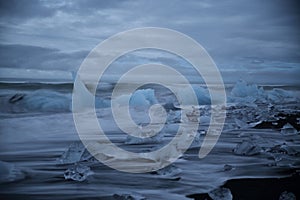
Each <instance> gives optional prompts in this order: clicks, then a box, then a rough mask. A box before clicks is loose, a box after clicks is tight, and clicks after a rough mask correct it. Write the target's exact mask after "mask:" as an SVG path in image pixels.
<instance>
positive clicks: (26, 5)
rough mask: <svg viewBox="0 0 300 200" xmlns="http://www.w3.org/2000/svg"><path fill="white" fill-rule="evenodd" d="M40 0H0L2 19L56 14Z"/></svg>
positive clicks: (14, 20) (14, 19)
mask: <svg viewBox="0 0 300 200" xmlns="http://www.w3.org/2000/svg"><path fill="white" fill-rule="evenodd" d="M55 12H56V11H55V9H54V8H49V7H47V6H46V5H45V3H43V2H42V1H40V0H30V1H27V0H9V1H7V0H0V17H1V18H2V20H9V21H12V22H16V21H17V20H25V19H29V18H34V17H50V16H52V15H54V14H55Z"/></svg>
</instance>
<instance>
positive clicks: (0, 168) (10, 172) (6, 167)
mask: <svg viewBox="0 0 300 200" xmlns="http://www.w3.org/2000/svg"><path fill="white" fill-rule="evenodd" d="M0 172H1V173H0V183H9V182H14V181H19V180H22V179H24V178H25V173H24V172H23V171H22V170H21V169H19V168H18V167H16V166H15V165H14V164H12V163H8V162H3V161H0Z"/></svg>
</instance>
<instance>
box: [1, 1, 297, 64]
mask: <svg viewBox="0 0 300 200" xmlns="http://www.w3.org/2000/svg"><path fill="white" fill-rule="evenodd" d="M0 2H1V3H0V5H1V6H0V18H1V23H0V43H2V44H17V45H15V46H14V48H8V47H7V46H5V47H4V46H3V45H2V46H1V47H0V48H1V49H2V48H5V49H6V50H4V51H7V50H8V49H9V52H10V54H11V55H18V57H20V58H19V59H21V60H22V59H23V60H22V61H24V62H17V61H13V60H11V61H9V59H6V57H9V58H12V57H14V56H10V55H8V53H7V54H6V56H2V58H3V59H4V61H1V63H0V64H1V66H6V67H9V65H12V66H15V67H17V65H22V66H23V67H24V66H26V67H37V68H38V67H42V68H47V67H49V68H53V67H55V68H59V67H61V68H62V69H70V68H76V67H78V65H79V63H80V62H79V60H80V59H82V58H81V57H80V56H79V57H80V59H79V57H78V56H75V57H72V55H76V53H75V54H74V52H85V53H86V52H88V51H90V50H91V49H92V48H94V47H95V46H96V45H97V44H98V43H99V42H101V41H103V40H104V39H106V38H107V37H109V36H111V35H113V34H116V33H118V32H120V31H125V30H128V29H130V28H136V27H144V26H158V27H166V28H171V29H175V30H178V31H181V32H183V33H185V34H187V35H189V36H191V37H192V38H194V39H195V40H196V41H198V42H199V43H200V44H202V45H203V46H204V47H205V48H206V49H207V51H208V52H209V53H210V54H211V55H212V57H213V59H215V60H216V62H217V63H218V64H219V63H221V64H223V63H226V62H227V63H228V62H230V63H233V64H234V60H243V59H250V61H249V62H252V61H251V59H254V60H257V59H258V60H263V61H266V60H280V61H283V62H299V60H300V54H299V52H300V42H299V35H300V30H299V26H298V22H299V19H300V18H299V10H298V7H299V4H298V3H297V1H296V0H286V1H283V0H264V1H261V0H253V1H247V0H240V1H236V0H224V1H208V0H202V1H197V0H194V1H184V2H183V1H179V0H174V1H147V0H141V1H131V0H127V1H117V0H112V1H98V0H86V1H80V0H77V1H71V0H65V1H60V0H53V1H38V0H31V1H25V0H19V1H2V0H0ZM30 46H36V47H37V48H31V47H30ZM27 47H28V49H27V50H25V49H24V48H27ZM38 47H40V48H44V49H39V48H38ZM18 48H20V49H21V50H18ZM1 51H2V50H1ZM20 51H28V52H30V51H33V52H35V53H32V55H30V57H31V58H32V59H31V61H27V60H26V59H27V57H28V56H27V55H26V53H25V54H22V53H19V52H20ZM39 51H40V52H39ZM85 53H83V54H82V55H85ZM22 56H23V57H24V58H22ZM26 56H27V57H26ZM64 57H65V58H64ZM51 59H55V60H53V61H51ZM72 59H73V61H72ZM161 59H163V58H161ZM39 62H41V64H39ZM243 62H244V60H243ZM70 63H73V64H70ZM30 65H32V66H30ZM71 65H73V66H72V67H71ZM75 65H77V66H75Z"/></svg>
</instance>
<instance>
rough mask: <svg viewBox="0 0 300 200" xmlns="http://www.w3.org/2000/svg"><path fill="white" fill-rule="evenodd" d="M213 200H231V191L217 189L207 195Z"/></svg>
mask: <svg viewBox="0 0 300 200" xmlns="http://www.w3.org/2000/svg"><path fill="white" fill-rule="evenodd" d="M208 196H209V197H210V198H212V199H213V200H232V194H231V191H230V190H229V189H228V188H218V189H215V190H212V191H210V192H209V193H208Z"/></svg>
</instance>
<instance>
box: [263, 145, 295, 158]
mask: <svg viewBox="0 0 300 200" xmlns="http://www.w3.org/2000/svg"><path fill="white" fill-rule="evenodd" d="M266 151H267V152H270V153H280V154H287V155H290V156H294V155H296V154H297V153H298V152H297V151H296V150H295V149H294V148H292V147H290V146H288V145H286V144H281V145H276V146H274V147H272V148H270V149H267V150H266Z"/></svg>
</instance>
